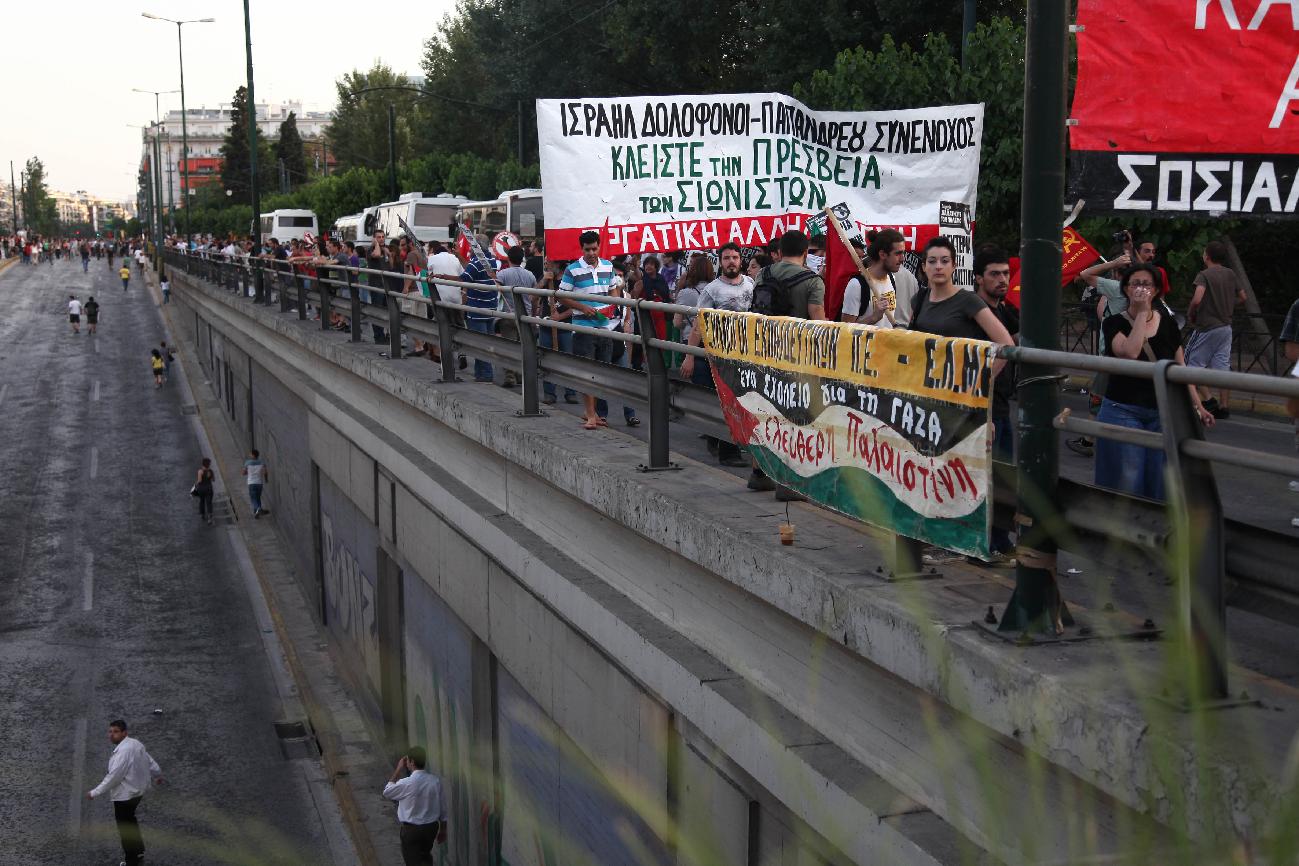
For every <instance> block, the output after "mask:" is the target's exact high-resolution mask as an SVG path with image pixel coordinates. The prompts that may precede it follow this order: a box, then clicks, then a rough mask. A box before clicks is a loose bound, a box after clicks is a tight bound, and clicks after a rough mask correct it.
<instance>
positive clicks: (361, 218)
mask: <svg viewBox="0 0 1299 866" xmlns="http://www.w3.org/2000/svg"><path fill="white" fill-rule="evenodd" d="M373 212H374V208H366V209H365V210H363V211H361V212H360V213H354V214H351V215H349V216H344V217H339V218H338V219H336V220H334V227H333V229H332V231H331V232H330V234H331V235H333V236H334V237H335V238H337V239H338V242H339V243H346V242H347V241H351V242H352V243H354V244H356V245H357V247H359V248H361V249H365V248H367V247H369V246H370V233H369V232H367V231H366V230H365V224H366V219H367V218H368V217H369V216H370V214H372V213H373Z"/></svg>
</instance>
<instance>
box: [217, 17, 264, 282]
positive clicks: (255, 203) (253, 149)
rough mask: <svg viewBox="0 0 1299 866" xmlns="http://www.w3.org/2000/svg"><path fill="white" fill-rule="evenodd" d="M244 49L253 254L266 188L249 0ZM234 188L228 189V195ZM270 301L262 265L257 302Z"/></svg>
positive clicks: (258, 245)
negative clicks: (260, 175)
mask: <svg viewBox="0 0 1299 866" xmlns="http://www.w3.org/2000/svg"><path fill="white" fill-rule="evenodd" d="M244 53H245V54H246V55H247V59H248V173H249V177H248V203H249V204H250V205H252V211H253V215H252V225H251V226H249V229H250V230H251V237H252V239H253V254H254V255H256V254H257V253H258V252H260V251H261V245H262V235H261V209H262V190H261V184H260V183H258V180H257V98H256V97H255V96H254V95H253V25H252V19H251V18H250V17H249V14H248V0H244ZM229 194H230V191H229V190H227V191H226V195H227V196H228V195H229ZM265 302H266V283H265V280H264V278H263V276H262V270H261V268H255V269H254V270H253V303H255V304H262V303H265Z"/></svg>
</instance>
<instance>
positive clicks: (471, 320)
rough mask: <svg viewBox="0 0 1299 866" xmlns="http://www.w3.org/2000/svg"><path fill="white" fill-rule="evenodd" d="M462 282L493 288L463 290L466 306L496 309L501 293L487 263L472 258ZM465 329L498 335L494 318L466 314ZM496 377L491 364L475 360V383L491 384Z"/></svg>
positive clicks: (466, 267)
mask: <svg viewBox="0 0 1299 866" xmlns="http://www.w3.org/2000/svg"><path fill="white" fill-rule="evenodd" d="M460 281H461V282H462V283H478V284H480V285H483V286H491V287H492V288H490V289H488V288H484V289H462V290H461V291H462V293H463V294H464V303H465V306H467V307H477V308H478V309H481V310H495V309H496V306H497V302H498V300H499V298H500V292H498V291H497V289H496V279H495V276H494V275H493V273H492V270H491V267H490V265H488V263H487V262H485V261H483V260H481V259H479V258H478V257H476V256H470V257H469V263H468V264H466V265H465V270H464V273H462V274H461V275H460ZM465 327H467V328H468V329H469V330H471V331H478V332H479V333H481V334H494V333H496V318H495V317H494V316H487V315H482V316H479V315H475V314H473V313H465ZM495 375H496V371H495V370H493V369H492V365H491V364H489V363H487V362H486V361H481V360H479V359H478V358H475V359H474V381H475V382H491V381H492V380H493V378H494V377H495Z"/></svg>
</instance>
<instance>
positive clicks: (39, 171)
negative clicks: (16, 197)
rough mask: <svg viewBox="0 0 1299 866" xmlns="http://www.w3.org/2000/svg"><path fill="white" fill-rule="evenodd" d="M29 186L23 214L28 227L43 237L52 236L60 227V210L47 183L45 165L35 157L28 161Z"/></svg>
mask: <svg viewBox="0 0 1299 866" xmlns="http://www.w3.org/2000/svg"><path fill="white" fill-rule="evenodd" d="M26 174H27V186H26V189H25V190H24V193H23V213H24V214H25V216H26V220H27V227H28V228H30V229H31V230H32V231H35V232H39V233H40V234H42V235H52V234H54V233H55V232H56V231H57V230H58V227H59V210H58V207H57V206H56V205H55V203H54V199H53V198H52V197H51V196H50V190H49V186H48V184H47V183H46V181H45V163H43V162H41V158H40V157H38V156H33V157H32V158H31V159H29V160H27V167H26Z"/></svg>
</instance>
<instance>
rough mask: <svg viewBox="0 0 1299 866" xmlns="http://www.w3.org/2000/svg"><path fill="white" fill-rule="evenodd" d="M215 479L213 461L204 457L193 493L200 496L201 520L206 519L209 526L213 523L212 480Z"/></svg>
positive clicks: (199, 512) (199, 513) (195, 480)
mask: <svg viewBox="0 0 1299 866" xmlns="http://www.w3.org/2000/svg"><path fill="white" fill-rule="evenodd" d="M215 479H216V473H214V472H213V471H212V461H211V460H209V459H208V458H207V457H204V458H203V464H202V465H201V466H199V468H198V477H196V478H195V479H194V490H193V493H194V495H195V496H197V497H198V517H199V520H202V521H205V522H206V523H207V525H208V526H211V525H212V492H213V490H212V482H213V481H214V480H215Z"/></svg>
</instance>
